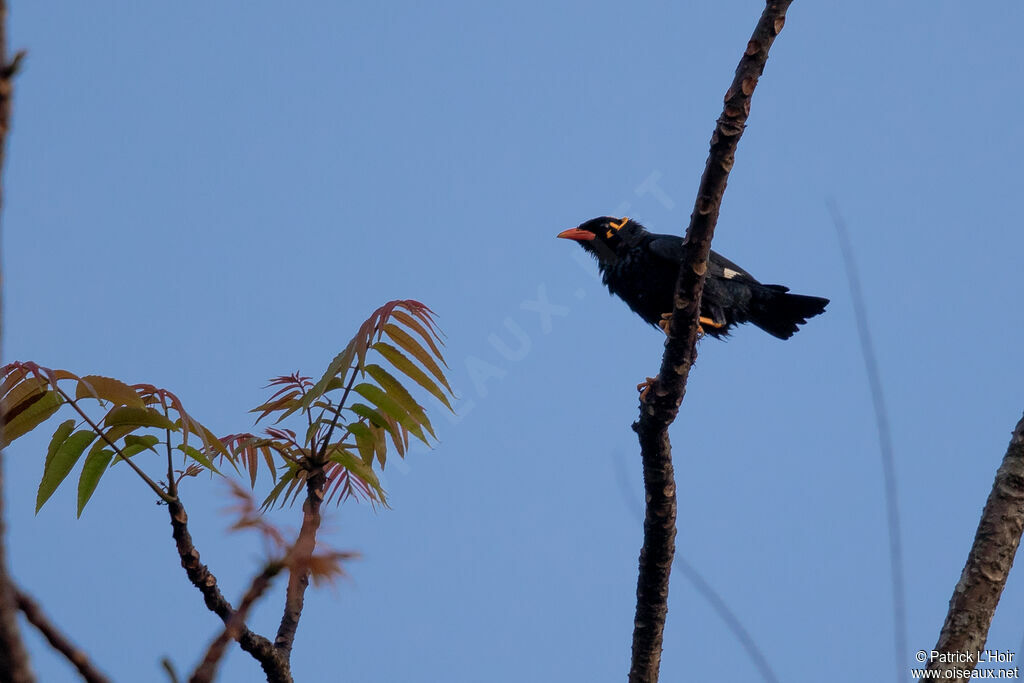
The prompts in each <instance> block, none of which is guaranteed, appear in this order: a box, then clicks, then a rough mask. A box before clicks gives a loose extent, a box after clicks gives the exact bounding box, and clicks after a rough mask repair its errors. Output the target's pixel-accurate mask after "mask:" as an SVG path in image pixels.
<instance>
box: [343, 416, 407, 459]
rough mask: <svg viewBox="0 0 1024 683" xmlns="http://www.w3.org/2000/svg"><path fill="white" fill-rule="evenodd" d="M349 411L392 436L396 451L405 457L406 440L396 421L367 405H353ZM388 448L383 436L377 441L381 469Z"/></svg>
mask: <svg viewBox="0 0 1024 683" xmlns="http://www.w3.org/2000/svg"><path fill="white" fill-rule="evenodd" d="M349 410H351V411H352V412H354V413H355V414H356V415H358V416H359V417H363V418H366V419H367V420H369V421H370V424H372V425H373V426H374V427H375V428H376V429H378V430H386V431H387V433H388V434H390V435H391V441H392V443H394V444H395V449H396V450H398V455H400V456H402V457H405V441H406V439H404V438H403V436H402V433H401V431H400V430H399V427H398V426H397V423H396V422H395V421H393V420H388V419H387V418H386V417H384V416H383V415H381V414H380V413H378V412H377V411H376V410H374V409H373V408H371V407H370V406H368V405H366V404H365V403H353V404H352V407H351V408H349ZM354 424H358V423H354ZM374 438H375V439H376V438H377V437H376V436H374ZM387 447H388V443H387V440H386V439H384V438H383V436H382V437H381V438H380V440H378V441H375V445H374V448H375V450H376V451H377V457H378V459H379V460H380V464H381V467H383V466H384V456H385V454H386V452H387Z"/></svg>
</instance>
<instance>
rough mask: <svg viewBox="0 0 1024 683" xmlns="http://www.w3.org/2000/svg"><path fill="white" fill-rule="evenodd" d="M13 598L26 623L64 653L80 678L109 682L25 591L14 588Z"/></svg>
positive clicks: (54, 647)
mask: <svg viewBox="0 0 1024 683" xmlns="http://www.w3.org/2000/svg"><path fill="white" fill-rule="evenodd" d="M14 592H15V599H16V600H17V602H18V609H20V610H21V613H22V614H24V615H25V619H27V620H28V623H30V624H32V625H33V626H35V627H36V628H37V629H39V632H40V633H42V634H43V637H44V638H46V642H48V643H49V644H50V645H51V646H52V647H53V649H54V650H56V651H57V652H59V653H61V654H62V655H64V657H65V658H66V659H67V660H68V661H69V662H71V663H72V664H73V665H74V667H75V668H76V669H78V673H79V674H81V676H82V679H83V680H85V681H87V682H88V683H109V681H110V679H109V678H107V677H106V676H104V675H103V674H102V673H100V672H99V670H98V669H97V668H96V667H95V666H93V663H92V662H91V661H89V656H88V655H87V654H85V652H83V651H82V650H80V649H78V648H77V647H75V645H74V643H72V642H71V641H70V640H68V638H67V636H65V635H64V634H63V633H61V632H60V630H58V629H57V627H56V626H54V625H53V622H52V621H50V620H49V618H47V616H46V615H45V614H43V610H42V608H41V607H39V605H38V604H37V603H36V601H35V600H33V599H32V598H31V597H30V596H29V595H28V594H27V593H25V592H24V591H22V590H19V589H17V588H15V589H14Z"/></svg>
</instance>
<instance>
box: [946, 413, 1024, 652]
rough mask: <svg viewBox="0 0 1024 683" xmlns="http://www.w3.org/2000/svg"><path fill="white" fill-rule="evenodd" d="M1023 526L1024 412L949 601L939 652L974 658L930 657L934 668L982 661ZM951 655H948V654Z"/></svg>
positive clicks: (1000, 467)
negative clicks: (961, 659)
mask: <svg viewBox="0 0 1024 683" xmlns="http://www.w3.org/2000/svg"><path fill="white" fill-rule="evenodd" d="M1022 531H1024V417H1022V418H1021V419H1020V422H1018V423H1017V426H1016V427H1015V428H1014V430H1013V436H1012V437H1011V438H1010V445H1009V446H1008V447H1007V449H1006V455H1004V456H1003V463H1002V465H1000V466H999V470H998V471H997V472H996V479H995V482H994V483H993V484H992V492H991V493H990V494H989V496H988V502H986V503H985V509H984V511H982V513H981V521H980V522H979V523H978V531H977V532H976V533H975V535H974V545H973V546H971V552H970V554H968V556H967V564H966V565H964V570H963V572H962V573H961V574H960V581H958V582H957V584H956V587H955V588H954V589H953V597H952V598H950V600H949V612H948V613H947V614H946V623H944V624H943V625H942V631H941V632H940V633H939V642H938V643H936V644H935V651H936V652H939V653H954V652H955V653H967V654H970V655H972V656H971V657H970V659H969V661H964V662H941V661H938V658H937V659H936V660H934V661H930V662H929V664H928V668H929V669H938V670H940V671H947V670H948V671H955V670H960V671H969V670H971V669H973V668H974V667H975V666H976V665H977V663H978V662H977V658H976V657H975V656H973V655H976V654H977V652H978V651H979V650H981V649H983V648H984V647H985V641H986V639H987V638H988V629H989V626H990V625H991V624H992V615H993V614H995V611H996V605H998V604H999V596H1000V595H1002V593H1003V587H1004V586H1005V585H1006V578H1007V576H1009V574H1010V568H1011V567H1013V558H1014V556H1015V555H1016V554H1017V546H1019V545H1020V537H1021V532H1022ZM947 659H949V658H947Z"/></svg>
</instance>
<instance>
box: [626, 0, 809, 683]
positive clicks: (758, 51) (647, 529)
mask: <svg viewBox="0 0 1024 683" xmlns="http://www.w3.org/2000/svg"><path fill="white" fill-rule="evenodd" d="M791 2H792V0H769V2H768V3H767V5H766V7H765V10H764V12H763V13H762V14H761V18H760V19H759V20H758V22H757V26H756V27H755V28H754V33H753V35H752V36H751V38H750V41H749V42H748V43H747V48H746V50H745V51H744V54H743V57H742V59H740V63H739V66H737V67H736V75H735V78H734V79H733V82H732V85H731V86H730V87H729V90H728V91H727V92H726V94H725V107H724V109H723V111H722V115H721V116H720V117H719V118H718V122H717V125H716V126H715V132H714V133H713V134H712V136H711V150H710V153H709V155H708V160H707V163H706V165H705V167H704V174H703V175H702V176H701V179H700V186H699V188H698V190H697V201H696V203H695V206H694V210H693V213H692V214H691V215H690V225H689V227H688V228H687V230H686V242H687V250H686V255H685V258H684V259H683V262H682V263H681V264H680V267H679V276H678V279H677V281H676V288H675V303H674V310H673V316H672V320H671V321H670V323H669V328H668V333H669V334H668V340H667V341H666V342H665V353H664V355H663V356H662V360H661V370H660V371H659V373H658V377H657V378H656V379H655V380H654V383H653V385H652V386H651V390H650V391H649V392H647V397H646V399H645V401H644V402H643V404H642V406H641V409H640V419H639V420H638V421H637V422H636V423H634V425H633V429H634V430H635V431H636V433H637V436H638V438H639V440H640V455H641V458H642V459H643V470H644V488H645V490H646V492H647V511H646V515H645V518H644V544H643V547H642V548H641V550H640V570H639V575H638V578H637V589H636V593H637V603H636V617H635V620H634V626H633V658H632V662H631V666H630V671H629V680H630V681H633V682H640V681H656V680H657V679H658V671H659V669H660V666H661V651H662V639H663V634H664V630H665V617H666V615H667V613H668V586H669V574H670V572H671V567H672V559H673V556H674V555H675V535H676V524H675V521H676V484H675V473H674V471H673V468H672V446H671V443H670V442H669V438H668V427H669V425H670V424H672V422H673V420H675V417H676V414H677V413H678V412H679V405H680V404H681V403H682V400H683V396H684V394H685V393H686V380H687V378H688V377H689V374H690V367H691V366H692V365H693V361H694V360H695V359H696V357H697V348H696V347H697V328H698V325H697V318H698V315H699V312H700V297H701V293H702V291H703V289H704V277H705V274H706V273H707V260H708V254H709V253H710V251H711V238H712V237H713V236H714V232H715V224H716V223H717V222H718V212H719V209H720V208H721V204H722V196H723V194H724V193H725V186H726V182H727V180H728V178H729V171H730V170H732V165H733V161H734V158H735V152H736V146H737V144H738V143H739V139H740V136H741V135H742V134H743V128H744V126H745V123H746V120H747V116H748V115H749V113H750V96H751V94H752V93H753V92H754V88H755V86H756V85H757V80H758V78H760V76H761V74H762V72H763V71H764V65H765V62H766V61H767V59H768V50H769V49H770V48H771V46H772V43H773V42H774V41H775V37H776V36H777V35H778V34H779V31H781V30H782V26H783V25H784V24H785V16H786V10H787V9H788V8H789V5H790V4H791Z"/></svg>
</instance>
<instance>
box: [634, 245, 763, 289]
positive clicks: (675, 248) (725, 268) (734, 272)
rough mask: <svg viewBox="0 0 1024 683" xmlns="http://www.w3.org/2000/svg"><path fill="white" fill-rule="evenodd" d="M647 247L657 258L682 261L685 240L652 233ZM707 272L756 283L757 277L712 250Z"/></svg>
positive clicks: (728, 278) (721, 276)
mask: <svg viewBox="0 0 1024 683" xmlns="http://www.w3.org/2000/svg"><path fill="white" fill-rule="evenodd" d="M651 237H652V238H653V239H651V241H650V242H648V243H647V248H648V249H649V250H650V252H651V253H652V254H654V255H655V256H657V257H658V258H662V259H664V260H666V261H672V262H673V263H677V264H678V263H682V260H683V254H684V252H685V250H686V249H685V245H686V240H685V239H683V238H682V237H678V236H676V235H652V236H651ZM708 274H709V275H711V276H713V277H720V278H724V279H726V280H737V281H739V282H750V283H757V278H755V277H754V276H753V275H751V274H750V273H748V272H747V271H745V270H743V269H742V268H740V267H739V266H737V265H736V264H735V263H733V262H732V261H730V260H729V259H727V258H725V257H724V256H722V255H721V254H719V253H718V252H716V251H714V250H712V251H711V257H710V258H709V259H708Z"/></svg>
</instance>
